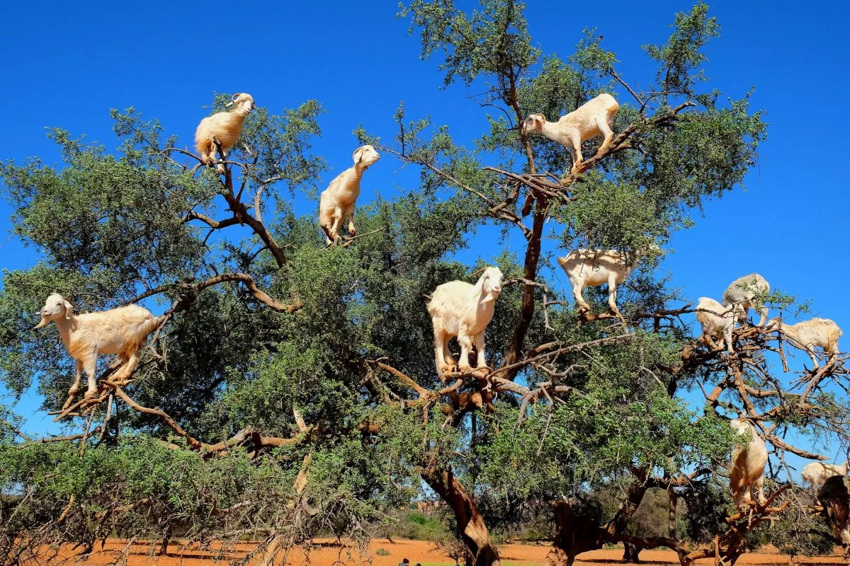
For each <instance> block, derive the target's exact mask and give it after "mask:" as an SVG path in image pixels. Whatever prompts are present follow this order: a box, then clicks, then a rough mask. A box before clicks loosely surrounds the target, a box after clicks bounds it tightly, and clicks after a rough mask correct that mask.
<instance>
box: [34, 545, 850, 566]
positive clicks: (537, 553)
mask: <svg viewBox="0 0 850 566" xmlns="http://www.w3.org/2000/svg"><path fill="white" fill-rule="evenodd" d="M394 541H395V542H394V543H390V542H389V541H387V540H386V539H378V540H376V541H373V542H372V543H371V544H370V545H369V553H370V555H371V556H361V555H360V554H359V553H358V551H357V549H356V548H355V547H342V546H339V545H337V544H334V543H332V542H331V541H316V542H315V545H314V546H313V548H312V549H311V550H310V554H309V563H308V562H307V559H306V557H305V553H304V551H302V550H300V549H293V551H292V552H290V554H289V556H287V558H286V564H287V565H289V566H308V564H309V566H349V565H351V566H353V565H355V564H360V563H361V562H362V561H366V560H368V559H370V558H371V564H372V566H396V565H397V564H398V563H399V562H401V560H402V559H403V558H409V559H410V562H411V565H412V566H414V565H415V564H416V563H417V562H420V563H422V564H423V566H426V565H435V564H445V565H449V566H450V565H453V564H454V561H453V560H452V559H450V558H448V557H447V556H445V554H443V553H441V552H440V551H438V550H435V549H434V547H433V545H431V544H430V543H428V542H423V541H413V540H400V539H394ZM125 547H127V544H126V541H122V540H117V539H116V540H108V541H107V542H106V545H105V547H104V548H103V549H100V546H99V545H97V546H96V547H95V552H94V553H93V554H92V555H91V556H90V557H89V559H88V560H87V561H80V558H81V557H79V556H78V555H77V553H76V552H73V551H72V550H71V549H70V548H67V549H65V548H63V549H62V550H61V551H60V553H59V556H58V557H56V558H54V559H52V560H50V562H49V564H51V565H56V566H58V565H68V566H70V565H74V564H86V565H90V566H105V565H109V564H115V563H116V561H118V560H119V558H120V555H121V551H122V549H124V548H125ZM253 548H254V545H253V544H250V543H244V544H239V545H236V546H235V547H232V548H228V549H226V550H223V549H221V546H220V545H212V548H211V549H204V550H201V549H199V548H198V547H197V545H184V544H181V543H180V542H179V541H177V542H172V544H171V545H170V546H169V548H168V554H166V555H165V556H157V555H156V551H157V550H158V545H157V544H156V543H151V542H145V543H138V542H137V543H134V544H132V545H131V546H130V547H129V548H128V550H129V552H128V554H127V563H126V564H127V566H213V565H214V564H215V565H221V564H227V563H228V562H229V561H231V560H239V559H242V558H244V557H245V556H246V555H247V553H248V552H250V551H251V550H252V549H253ZM379 548H380V549H383V550H385V551H387V552H389V554H388V555H384V556H380V555H378V554H376V553H375V551H377V550H378V549H379ZM548 551H549V545H548V544H541V545H529V544H507V545H502V546H500V547H499V553H500V555H501V558H502V563H503V564H505V565H506V566H512V565H517V566H530V565H535V564H541V563H542V562H543V559H544V558H545V557H546V553H547V552H548ZM46 555H52V553H46ZM622 556H623V551H622V549H620V548H614V549H607V550H595V551H592V552H587V553H585V554H582V555H580V556H579V558H578V559H577V560H576V565H577V566H607V565H612V566H613V565H619V564H622V562H621V561H620V560H621V558H622ZM640 557H641V561H642V563H643V564H646V565H650V566H654V565H666V564H674V565H678V563H679V562H678V560H677V559H676V553H674V552H672V551H666V550H645V551H643V552H641V555H640ZM279 560H281V559H280V558H279ZM712 562H713V561H712V560H708V559H707V560H700V561H698V562H697V563H698V564H700V565H701V566H707V565H708V564H711V563H712ZM796 562H797V563H803V564H843V563H844V561H843V560H842V557H841V555H840V554H833V555H830V556H820V557H812V558H798V559H797V560H796ZM279 563H280V564H283V562H282V560H281V561H280V562H279ZM788 563H789V562H788V556H787V555H783V554H779V553H778V552H776V551H774V550H772V549H769V548H768V549H763V551H762V552H760V553H758V554H755V553H754V554H745V555H744V556H743V557H742V558H741V559H740V560H739V561H738V564H759V565H762V564H781V565H783V566H785V565H786V564H788ZM25 564H26V566H30V565H32V566H36V565H37V564H38V565H42V564H46V562H45V561H44V558H42V559H41V560H38V561H36V560H33V561H30V562H27V563H25Z"/></svg>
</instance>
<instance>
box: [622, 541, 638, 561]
mask: <svg viewBox="0 0 850 566" xmlns="http://www.w3.org/2000/svg"><path fill="white" fill-rule="evenodd" d="M623 562H625V563H626V564H637V563H639V562H640V549H639V548H638V547H636V546H635V545H633V544H632V543H630V542H624V543H623Z"/></svg>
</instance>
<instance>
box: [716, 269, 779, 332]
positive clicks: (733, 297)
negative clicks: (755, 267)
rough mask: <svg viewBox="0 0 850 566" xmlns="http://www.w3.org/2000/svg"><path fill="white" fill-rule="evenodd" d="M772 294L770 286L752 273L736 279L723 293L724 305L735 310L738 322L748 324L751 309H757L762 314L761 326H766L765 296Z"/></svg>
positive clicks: (759, 276)
mask: <svg viewBox="0 0 850 566" xmlns="http://www.w3.org/2000/svg"><path fill="white" fill-rule="evenodd" d="M768 293H770V284H769V283H768V282H767V280H766V279H765V278H764V277H762V276H761V275H759V274H758V273H750V274H749V275H744V276H743V277H741V278H739V279H736V280H734V281H733V282H732V284H731V285H729V287H728V288H727V289H726V290H725V291H724V292H723V305H724V306H727V307H729V306H731V307H734V308H735V312H736V313H737V319H738V322H740V323H741V324H744V323H745V322H747V316H749V311H750V308H756V310H758V311H759V314H761V320H759V326H764V321H765V320H766V319H767V307H766V306H764V296H765V295H767V294H768Z"/></svg>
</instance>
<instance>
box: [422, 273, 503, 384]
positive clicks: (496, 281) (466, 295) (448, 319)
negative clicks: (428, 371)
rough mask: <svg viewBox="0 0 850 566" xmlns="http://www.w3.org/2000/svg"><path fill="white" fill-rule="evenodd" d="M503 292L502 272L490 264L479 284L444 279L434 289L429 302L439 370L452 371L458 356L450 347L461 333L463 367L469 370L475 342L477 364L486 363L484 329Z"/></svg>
mask: <svg viewBox="0 0 850 566" xmlns="http://www.w3.org/2000/svg"><path fill="white" fill-rule="evenodd" d="M501 292H502V272H501V271H500V270H499V268H498V267H488V268H487V269H485V270H484V273H483V274H482V275H481V278H480V279H478V282H477V283H476V284H475V285H470V284H469V283H466V282H464V281H450V282H449V283H443V284H442V285H440V286H438V287H437V288H436V290H434V294H433V296H432V297H431V300H430V302H429V303H428V314H430V315H431V322H433V324H434V358H435V360H436V364H437V373H438V374H439V375H442V374H443V373H445V372H447V371H450V368H452V367H454V366H455V363H456V362H455V359H454V358H453V357H452V354H451V352H450V351H449V340H451V339H452V337H454V336H457V341H458V343H459V344H460V362H459V363H458V364H457V367H458V369H460V371H468V370H469V369H470V367H469V352H470V350H472V344H473V342H474V343H475V350H476V351H477V352H478V360H477V361H476V364H475V367H476V368H481V367H486V366H487V362H486V361H485V359H484V331H485V330H486V329H487V325H488V324H490V321H491V320H493V311H494V309H495V306H496V302H495V301H496V298H498V296H499V293H501Z"/></svg>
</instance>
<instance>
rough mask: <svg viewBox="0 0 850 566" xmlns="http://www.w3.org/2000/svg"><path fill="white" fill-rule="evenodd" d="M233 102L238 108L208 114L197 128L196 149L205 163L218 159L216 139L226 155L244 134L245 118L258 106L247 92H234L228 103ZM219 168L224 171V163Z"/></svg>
mask: <svg viewBox="0 0 850 566" xmlns="http://www.w3.org/2000/svg"><path fill="white" fill-rule="evenodd" d="M233 104H235V105H236V108H234V109H233V110H231V111H229V112H216V113H215V114H213V115H212V116H207V117H206V118H204V119H203V120H201V123H200V124H198V129H197V130H195V149H197V150H198V153H199V154H200V156H201V161H202V162H203V163H204V164H205V165H213V164H214V163H215V162H216V161H217V158H216V156H215V153H216V150H217V148H216V146H215V141H216V140H217V141H218V143H219V144H221V152H222V154H225V156H226V152H227V150H228V149H230V148H231V147H233V144H235V143H236V140H238V139H239V136H240V135H241V134H242V126H243V125H245V118H247V117H248V114H250V113H251V110H253V109H254V108H256V107H257V105H256V104H254V99H253V97H252V96H251V95H250V94H248V93H246V92H242V93H236V94H234V95H233V96H232V97H231V99H230V102H228V103H227V105H228V106H230V105H233ZM217 169H218V172H219V173H224V166H223V165H221V164H219V165H218V168H217Z"/></svg>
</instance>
